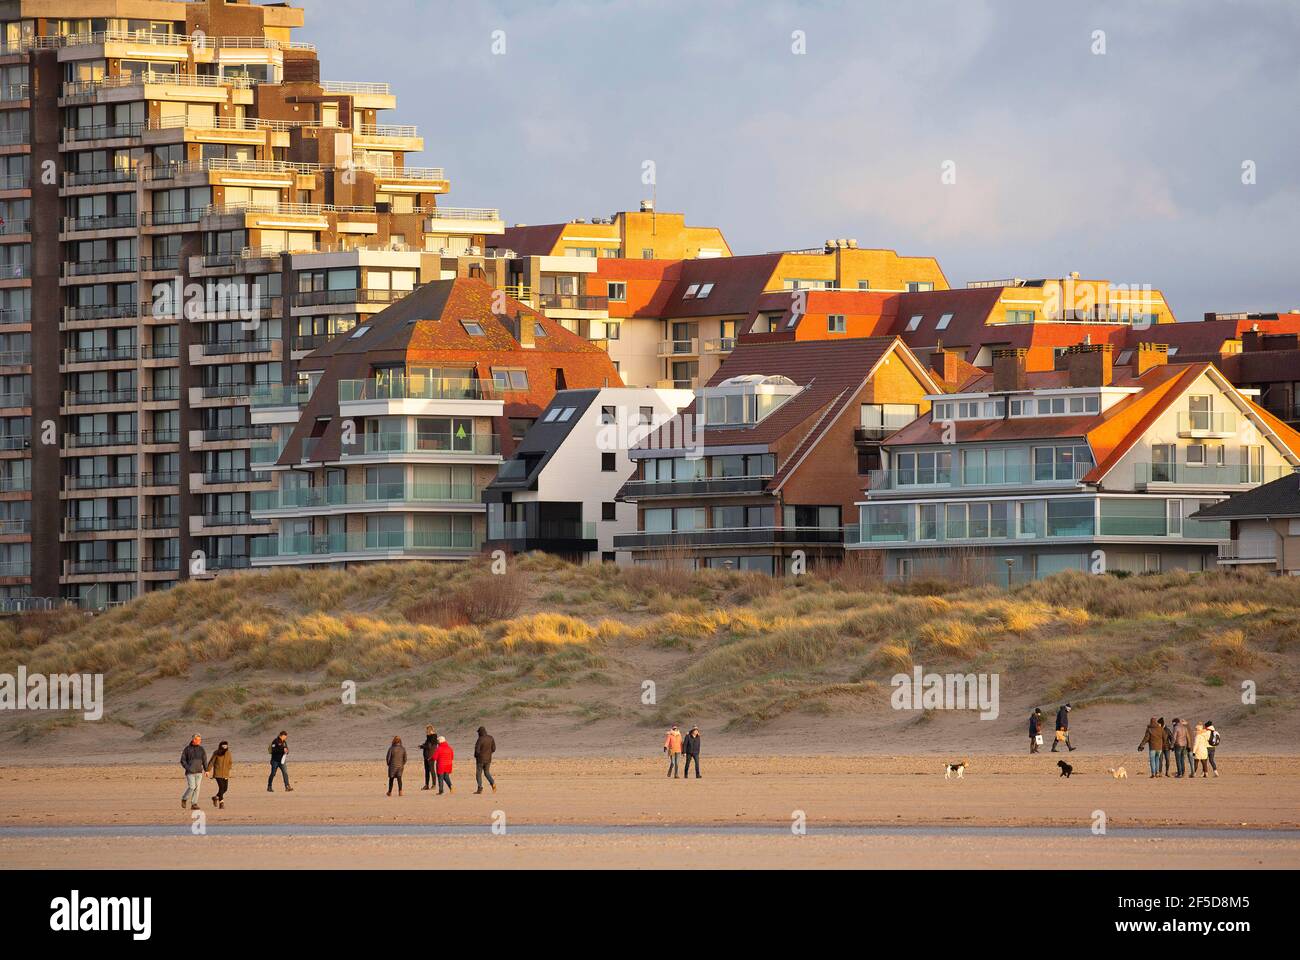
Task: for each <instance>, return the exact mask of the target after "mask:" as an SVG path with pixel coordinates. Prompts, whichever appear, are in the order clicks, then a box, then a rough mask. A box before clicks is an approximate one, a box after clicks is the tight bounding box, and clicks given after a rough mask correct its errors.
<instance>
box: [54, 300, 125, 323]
mask: <svg viewBox="0 0 1300 960" xmlns="http://www.w3.org/2000/svg"><path fill="white" fill-rule="evenodd" d="M138 316H140V304H138V303H103V304H95V305H93V306H86V307H75V306H74V307H64V308H63V319H64V320H65V321H68V322H72V321H77V320H124V319H130V318H132V317H138Z"/></svg>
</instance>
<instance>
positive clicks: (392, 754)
mask: <svg viewBox="0 0 1300 960" xmlns="http://www.w3.org/2000/svg"><path fill="white" fill-rule="evenodd" d="M384 763H386V764H388V793H386V794H385V796H389V797H391V796H392V795H393V782H394V781H396V782H397V795H398V796H399V797H400V796H401V795H402V771H403V770H405V769H406V748H405V747H404V746H402V738H401V737H393V742H392V745H391V746H389V748H388V753H387V754H386V755H385V756H384Z"/></svg>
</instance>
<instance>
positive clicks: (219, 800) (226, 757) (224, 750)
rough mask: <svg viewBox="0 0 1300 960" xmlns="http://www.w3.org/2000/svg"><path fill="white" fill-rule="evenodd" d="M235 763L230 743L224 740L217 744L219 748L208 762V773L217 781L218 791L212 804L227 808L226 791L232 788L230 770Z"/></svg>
mask: <svg viewBox="0 0 1300 960" xmlns="http://www.w3.org/2000/svg"><path fill="white" fill-rule="evenodd" d="M234 764H235V758H234V755H233V754H231V752H230V744H229V743H228V742H227V741H225V740H222V741H221V742H220V743H219V744H217V749H216V750H215V751H214V752H213V754H212V758H211V759H210V760H208V764H207V770H208V773H210V774H212V779H213V780H215V781H217V793H216V796H214V797H213V798H212V805H213V806H214V807H217V808H218V809H221V810H224V809H226V791H227V790H228V789H230V771H231V769H232V768H233V767H234Z"/></svg>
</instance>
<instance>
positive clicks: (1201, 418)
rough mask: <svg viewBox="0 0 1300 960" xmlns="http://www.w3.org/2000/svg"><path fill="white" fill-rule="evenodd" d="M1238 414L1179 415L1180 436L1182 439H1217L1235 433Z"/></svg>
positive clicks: (1194, 413) (1197, 413)
mask: <svg viewBox="0 0 1300 960" xmlns="http://www.w3.org/2000/svg"><path fill="white" fill-rule="evenodd" d="M1236 430H1237V414H1236V413H1235V412H1225V413H1213V412H1210V411H1197V412H1192V413H1180V414H1178V435H1179V436H1180V437H1202V436H1203V437H1215V436H1224V435H1229V434H1232V433H1235V432H1236Z"/></svg>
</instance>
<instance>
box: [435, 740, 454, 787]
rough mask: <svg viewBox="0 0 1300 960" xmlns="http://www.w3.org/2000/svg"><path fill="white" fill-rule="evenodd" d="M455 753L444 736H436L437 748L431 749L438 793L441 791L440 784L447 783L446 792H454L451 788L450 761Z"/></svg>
mask: <svg viewBox="0 0 1300 960" xmlns="http://www.w3.org/2000/svg"><path fill="white" fill-rule="evenodd" d="M454 757H455V753H454V752H453V751H452V749H451V744H450V743H448V742H447V738H446V737H439V738H438V749H436V750H434V751H433V763H434V767H435V769H436V770H437V773H438V793H440V794H441V793H442V785H443V784H444V783H445V784H446V785H447V792H448V793H455V791H454V790H452V788H451V761H452V759H453V758H454Z"/></svg>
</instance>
